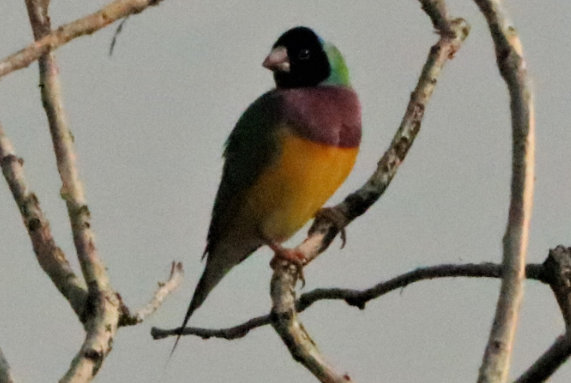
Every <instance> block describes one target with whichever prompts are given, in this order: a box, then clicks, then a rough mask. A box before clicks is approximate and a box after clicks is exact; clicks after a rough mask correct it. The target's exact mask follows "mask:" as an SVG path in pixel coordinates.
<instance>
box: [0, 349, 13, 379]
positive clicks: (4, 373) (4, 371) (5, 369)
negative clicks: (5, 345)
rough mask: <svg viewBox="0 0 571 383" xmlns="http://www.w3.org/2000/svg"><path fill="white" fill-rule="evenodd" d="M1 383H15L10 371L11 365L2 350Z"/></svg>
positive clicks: (0, 352) (0, 354) (0, 355)
mask: <svg viewBox="0 0 571 383" xmlns="http://www.w3.org/2000/svg"><path fill="white" fill-rule="evenodd" d="M0 383H14V378H13V377H12V373H11V371H10V365H9V364H8V361H7V360H6V358H5V357H4V354H3V353H2V349H1V348H0Z"/></svg>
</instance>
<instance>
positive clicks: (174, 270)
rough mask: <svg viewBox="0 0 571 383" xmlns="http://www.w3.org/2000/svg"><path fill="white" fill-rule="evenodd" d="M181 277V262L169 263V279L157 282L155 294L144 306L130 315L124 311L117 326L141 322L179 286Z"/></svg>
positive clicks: (182, 274)
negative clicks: (157, 286)
mask: <svg viewBox="0 0 571 383" xmlns="http://www.w3.org/2000/svg"><path fill="white" fill-rule="evenodd" d="M183 277H184V270H183V267H182V263H180V262H173V263H172V265H171V271H170V275H169V279H168V280H167V281H166V282H159V288H158V289H157V291H155V294H153V297H152V299H151V301H150V302H149V303H147V304H146V305H145V306H144V307H142V308H140V309H139V310H137V311H136V312H135V314H134V315H131V314H129V313H128V312H126V313H124V314H123V316H122V317H121V319H120V320H119V326H132V325H136V324H139V323H141V322H143V321H144V320H145V319H146V318H147V317H148V316H149V315H151V314H153V313H154V312H155V311H157V310H158V309H159V307H161V305H162V304H163V302H164V300H165V299H166V298H167V296H168V295H169V294H170V293H172V292H173V291H174V290H176V289H177V288H178V287H179V286H180V284H181V283H182V278H183Z"/></svg>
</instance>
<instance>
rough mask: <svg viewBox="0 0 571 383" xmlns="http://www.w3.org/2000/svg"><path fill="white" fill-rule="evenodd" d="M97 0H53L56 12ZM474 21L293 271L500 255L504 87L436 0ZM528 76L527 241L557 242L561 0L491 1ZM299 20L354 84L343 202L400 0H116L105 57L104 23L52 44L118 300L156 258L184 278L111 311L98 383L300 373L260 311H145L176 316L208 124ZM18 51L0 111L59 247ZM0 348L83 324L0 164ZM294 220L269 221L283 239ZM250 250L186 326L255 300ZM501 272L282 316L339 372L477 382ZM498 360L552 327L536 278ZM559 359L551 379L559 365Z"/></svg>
mask: <svg viewBox="0 0 571 383" xmlns="http://www.w3.org/2000/svg"><path fill="white" fill-rule="evenodd" d="M103 4H105V2H104V1H101V0H97V1H90V2H87V1H71V0H60V1H54V2H53V4H52V7H51V16H52V23H53V25H54V26H57V25H60V24H62V23H65V22H69V21H71V20H73V19H75V18H77V17H80V16H83V15H85V14H87V13H88V12H92V11H95V10H96V9H98V8H100V7H101V6H102V5H103ZM449 4H450V5H451V9H452V13H453V14H454V15H456V16H462V17H465V18H466V19H467V20H468V21H469V23H470V24H471V25H472V32H471V35H470V36H469V38H468V40H467V41H466V43H465V45H464V46H463V48H462V49H461V51H460V52H459V53H458V54H457V57H456V58H455V59H454V60H453V61H452V62H450V63H449V65H448V66H447V67H446V69H445V71H444V74H443V76H442V78H441V79H440V81H439V84H438V87H437V89H436V92H435V94H434V97H433V99H432V100H431V102H430V104H429V107H428V109H427V113H426V116H425V120H424V123H423V128H422V131H421V132H420V135H419V137H418V139H417V141H416V142H415V144H414V146H413V148H412V150H411V152H410V153H409V155H408V157H407V159H406V161H405V163H404V165H403V166H402V167H401V169H400V170H399V172H398V174H397V176H396V178H395V180H394V181H393V183H392V184H391V186H390V188H389V189H388V191H387V192H386V193H385V195H384V196H383V197H382V198H381V200H380V201H379V202H378V203H377V204H376V205H375V206H374V207H373V208H372V209H371V210H370V211H369V212H367V214H366V215H365V216H363V217H361V218H359V219H358V220H356V221H355V222H354V223H352V224H351V226H350V227H349V228H348V244H347V246H346V247H345V249H344V250H342V251H341V250H339V244H340V242H339V240H336V242H334V244H333V245H332V246H331V248H330V249H329V250H328V251H327V253H325V254H323V255H322V256H321V257H320V258H319V259H318V260H317V261H315V262H314V263H312V264H311V265H310V266H309V267H307V268H306V270H305V276H306V279H307V285H306V287H305V288H304V290H303V291H309V290H311V289H313V288H316V287H333V286H336V287H350V288H365V287H368V286H371V285H373V284H374V283H377V282H379V281H381V280H385V279H388V278H390V277H393V276H396V275H398V274H400V273H403V272H406V271H409V270H411V269H414V268H417V267H420V266H428V265H435V264H440V263H448V262H483V261H492V262H499V261H500V258H501V237H502V235H503V231H504V228H505V225H506V220H507V205H508V197H509V175H510V174H509V165H510V155H511V149H510V126H509V114H508V111H509V109H508V103H507V100H508V99H507V92H506V88H505V85H504V83H503V81H501V79H500V76H499V74H498V71H497V69H496V67H495V58H494V54H493V49H492V45H491V39H490V37H489V33H488V30H487V26H486V24H485V23H484V21H483V18H482V16H481V15H480V13H479V11H478V10H477V8H476V6H475V5H474V4H473V2H471V1H469V0H454V1H449ZM507 5H508V7H509V9H510V11H511V15H512V18H513V20H514V23H515V25H516V27H517V28H518V30H519V32H520V34H521V38H522V41H523V45H524V49H525V53H526V55H527V59H528V66H529V71H530V73H531V75H532V77H533V87H534V89H535V91H536V111H537V113H536V115H537V168H536V169H537V175H536V196H535V208H534V213H533V220H532V232H531V240H530V247H529V253H528V254H529V256H528V258H529V261H530V262H542V261H543V260H544V259H545V257H546V255H547V251H548V249H549V248H550V247H554V246H555V245H558V244H565V245H570V240H571V238H570V229H571V218H570V217H571V193H569V190H571V178H570V177H569V174H571V161H570V160H569V155H568V152H569V142H571V129H569V122H568V120H569V116H568V114H569V113H568V106H567V105H568V103H569V101H570V97H569V89H570V88H571V66H569V61H570V60H571V39H570V37H571V36H570V33H571V32H570V29H569V24H568V15H569V14H571V2H568V1H562V0H559V1H554V0H550V1H549V0H548V1H529V0H528V1H513V0H511V1H508V2H507ZM0 14H2V16H3V17H2V19H3V22H2V23H0V35H1V36H3V38H2V44H0V56H1V57H5V56H7V55H8V54H10V53H12V52H14V51H16V50H18V49H20V48H21V47H23V46H25V45H27V44H28V43H29V42H30V41H31V40H32V35H31V29H30V26H29V25H28V19H27V15H26V11H25V6H24V4H23V1H3V2H1V3H0ZM295 25H307V26H311V27H313V28H314V29H315V30H316V31H317V32H318V33H319V34H320V35H321V36H322V37H323V38H325V39H326V40H329V41H332V42H333V43H335V44H336V45H337V47H338V48H339V49H340V50H341V51H342V52H343V53H344V55H345V58H346V60H347V62H348V64H349V68H350V70H351V75H352V79H353V85H354V87H355V88H356V90H357V91H358V93H359V95H360V98H361V102H362V105H363V122H364V132H363V143H362V146H361V148H362V149H361V153H360V155H359V158H358V160H357V164H356V166H355V169H354V171H353V173H352V174H351V176H350V177H349V178H348V180H347V182H346V183H345V184H344V185H343V186H342V188H341V189H340V191H339V192H338V193H337V194H336V195H335V196H334V197H333V199H332V201H333V202H338V201H340V200H341V199H342V198H343V197H344V196H345V195H346V194H347V193H348V192H350V191H352V190H354V189H356V188H357V187H358V186H360V185H361V184H362V183H363V182H364V181H365V180H366V179H367V177H368V176H369V174H370V173H371V172H372V171H373V169H374V168H375V165H376V161H377V160H378V158H379V157H380V156H381V155H382V152H383V151H384V149H385V148H386V147H387V145H388V143H389V141H390V139H391V137H392V135H393V134H394V131H395V130H396V128H397V126H398V124H399V122H400V119H401V117H402V115H403V113H404V110H405V106H406V103H407V101H408V98H409V94H410V92H411V91H412V89H413V88H414V86H415V84H416V80H417V77H418V74H419V71H420V68H421V66H422V64H423V63H424V59H425V57H426V54H427V52H428V49H429V47H430V45H431V44H432V43H433V42H435V41H436V36H435V35H434V34H433V33H432V30H431V24H430V22H429V19H428V18H427V17H426V16H425V14H424V13H423V12H422V11H421V10H420V7H419V3H418V2H417V1H415V0H409V1H397V0H392V1H373V0H371V1H364V0H363V1H359V2H351V4H349V2H346V1H331V0H328V1H325V0H323V1H311V2H307V1H301V0H300V1H289V2H273V1H266V2H260V1H253V0H249V1H245V0H244V1H209V2H190V1H182V0H178V1H177V0H167V1H164V2H163V3H162V4H161V5H160V6H159V7H156V8H153V9H149V10H147V11H145V12H144V13H143V14H141V15H137V16H135V17H132V18H131V19H130V20H129V21H128V22H127V24H126V26H125V28H124V31H123V33H122V34H121V36H120V38H119V41H118V43H117V46H116V50H115V54H114V56H113V57H111V58H109V57H108V56H107V51H108V48H109V43H110V40H111V37H112V34H113V31H114V27H111V28H108V29H106V30H103V31H100V32H98V33H96V34H95V35H93V36H92V37H84V38H81V39H79V40H76V41H73V42H72V43H70V44H68V45H66V46H65V47H63V48H61V49H60V50H58V51H57V57H58V59H59V63H60V69H61V80H62V83H63V90H64V96H65V100H64V101H65V104H66V107H67V113H68V115H69V120H70V125H71V129H72V131H73V134H74V136H75V138H76V145H77V150H78V153H79V164H80V166H81V167H80V173H81V176H82V178H83V180H84V183H85V187H86V191H87V198H88V202H89V207H90V210H91V212H92V216H93V227H94V230H95V232H96V235H97V246H98V248H99V251H100V254H101V256H102V257H103V259H104V262H105V263H106V265H107V267H108V269H109V274H110V277H111V280H112V283H113V286H114V287H115V288H116V289H117V290H118V291H119V292H120V293H121V295H122V297H123V298H124V300H125V301H126V302H127V304H128V305H130V307H132V308H137V307H139V306H140V305H142V304H144V303H145V302H146V301H147V300H148V299H149V297H150V296H151V294H152V291H153V290H154V289H155V286H156V283H157V281H159V280H162V279H164V278H165V277H166V276H167V274H168V270H169V265H170V262H171V261H172V260H182V261H183V262H184V265H185V269H186V278H185V282H184V284H183V286H182V288H181V289H180V290H179V291H178V292H176V293H175V294H174V295H173V296H172V297H171V298H170V299H169V300H168V301H167V302H166V304H165V305H164V307H162V309H161V310H160V311H159V312H157V313H156V314H155V315H154V316H153V317H151V318H150V319H149V320H148V321H147V322H145V323H144V324H142V325H139V326H137V327H133V328H123V329H121V330H120V331H119V333H118V335H117V338H116V340H115V343H114V347H113V352H112V354H111V355H110V357H109V358H108V359H107V360H106V361H105V364H104V366H103V369H102V371H101V372H100V374H99V376H98V378H97V379H96V381H99V382H109V383H114V382H128V381H133V382H159V381H160V382H180V381H196V382H213V383H215V382H226V381H228V380H229V379H232V381H233V382H300V383H301V382H314V381H315V380H314V378H313V377H312V376H311V375H310V374H309V373H308V372H306V371H305V369H304V368H303V367H301V366H300V365H298V364H297V363H296V362H294V361H293V360H292V359H291V357H290V356H289V353H288V352H287V350H286V348H285V347H284V346H283V344H282V342H281V340H280V339H279V338H278V336H277V335H276V334H275V333H274V331H273V330H272V329H271V328H269V327H266V328H263V329H259V330H256V331H254V332H252V333H251V334H249V335H248V336H247V337H245V338H243V339H241V340H236V341H224V340H215V339H213V340H208V341H203V340H201V339H198V338H195V337H185V338H183V339H182V341H181V344H180V345H179V348H178V350H177V352H176V354H175V355H174V357H173V358H172V360H171V362H170V363H169V365H168V367H167V368H166V370H165V368H164V365H165V361H166V359H167V356H168V353H169V350H170V348H171V347H172V342H173V340H172V339H168V340H162V341H153V340H152V339H151V337H150V335H149V331H150V328H151V326H159V327H168V328H170V327H175V326H178V325H179V324H180V322H181V320H182V317H183V315H184V312H185V310H186V307H187V304H188V301H189V299H190V295H191V294H192V291H193V289H194V286H195V283H196V281H197V279H198V277H199V275H200V273H201V272H202V268H203V264H202V263H201V262H200V255H201V253H202V250H203V247H204V240H205V236H206V231H207V228H208V223H209V218H210V209H211V206H212V202H213V199H214V194H215V192H216V189H217V187H218V182H219V178H220V171H221V166H222V160H221V148H222V144H223V142H224V140H225V138H226V136H227V135H228V133H229V132H230V130H231V129H232V127H233V125H234V123H235V122H236V120H237V119H238V117H239V116H240V113H241V112H242V111H243V110H244V109H245V108H246V107H247V106H248V104H249V103H250V102H252V101H253V100H254V99H255V98H256V97H257V96H258V95H260V94H261V93H262V92H264V91H266V90H267V89H269V88H271V87H272V86H273V83H272V77H271V74H270V72H268V71H267V70H265V69H263V68H262V67H261V62H262V60H263V58H264V57H265V55H266V54H267V53H268V51H269V49H270V47H271V45H272V44H273V42H274V41H275V39H276V38H277V37H278V36H279V34H281V33H282V32H283V31H285V30H286V29H288V28H290V27H292V26H295ZM37 83H38V75H37V65H36V64H34V65H31V66H30V67H29V68H28V69H25V70H22V71H19V72H16V73H13V74H11V75H9V76H8V77H6V78H3V79H2V80H1V81H0V121H1V122H2V123H3V125H4V129H5V131H6V133H7V134H8V136H9V137H10V138H11V139H12V141H13V143H14V145H15V147H16V150H17V152H18V154H19V155H20V156H22V157H24V159H25V161H26V162H25V170H26V173H27V176H28V180H29V182H30V184H31V186H32V188H33V189H34V190H35V191H36V193H37V194H38V196H39V198H40V201H41V203H42V206H43V208H44V210H45V212H46V214H47V216H48V218H49V219H50V221H51V225H52V229H53V232H54V235H55V236H56V240H57V241H58V244H59V245H60V246H61V247H62V248H63V249H64V251H65V252H66V254H67V255H68V258H69V259H70V260H71V261H72V262H73V264H74V265H75V266H77V262H76V261H75V259H74V255H73V254H74V250H73V245H72V241H71V235H70V232H69V224H68V222H67V213H66V210H65V204H64V202H63V201H62V200H61V199H60V198H59V188H60V181H59V177H58V176H57V171H56V168H55V164H54V158H53V153H52V151H51V144H50V139H49V134H48V129H47V123H46V118H45V115H44V112H43V109H42V107H41V101H40V96H39V92H38V88H37ZM0 184H1V185H0V244H1V246H0V261H1V263H2V267H1V268H0V291H2V292H3V293H2V294H1V295H0V307H2V310H0V323H2V326H0V347H1V348H2V349H3V351H4V353H5V355H6V357H7V359H8V360H9V362H10V363H11V365H12V367H13V369H14V373H15V375H16V376H17V377H19V378H20V381H21V382H50V381H52V382H53V381H56V380H57V379H58V378H59V377H61V376H62V375H63V373H64V372H65V370H66V369H67V367H68V365H69V363H70V361H71V359H72V357H73V355H75V353H76V352H77V350H78V348H79V346H80V344H81V342H82V340H83V331H82V329H81V327H80V325H79V322H78V321H77V319H76V318H75V316H74V314H73V312H72V311H71V309H70V307H69V305H68V304H67V303H66V302H65V301H64V300H63V298H62V297H61V296H60V295H59V294H58V293H57V291H56V289H55V288H54V287H53V286H52V284H51V282H50V280H49V279H48V278H47V277H46V276H45V274H44V273H43V272H42V271H41V269H40V267H39V266H38V263H37V262H36V260H35V258H34V256H33V252H32V249H31V245H30V243H29V240H28V238H27V235H26V233H25V231H24V228H23V226H22V224H21V221H20V216H19V214H18V211H17V209H16V206H15V204H14V202H13V200H12V197H11V195H10V193H9V192H8V188H7V186H6V185H5V183H4V181H2V182H0ZM304 233H305V230H302V231H301V232H300V233H299V234H298V235H297V236H296V237H295V238H294V239H292V240H291V241H290V242H288V243H289V244H290V245H295V244H296V243H298V242H299V240H300V239H301V238H303V234H304ZM270 258H271V253H270V251H269V250H267V249H263V250H260V251H258V252H257V253H256V254H255V255H253V256H252V257H251V258H250V259H248V260H247V261H246V262H244V263H243V264H242V265H240V266H238V267H237V268H235V269H234V270H233V271H232V272H231V273H230V274H229V275H228V276H227V277H226V278H225V279H224V280H223V281H222V283H221V284H220V285H219V286H218V287H217V288H216V289H215V290H214V292H213V293H212V294H211V295H210V296H209V298H208V300H207V301H206V302H205V304H204V305H203V306H202V307H201V308H200V310H198V311H197V312H196V314H195V315H194V317H193V318H192V319H191V323H190V324H191V325H192V326H203V327H222V326H230V325H234V324H237V323H239V322H241V321H243V320H246V319H249V318H251V317H253V316H256V315H260V314H262V313H266V312H267V311H268V310H269V304H270V301H269V292H268V286H269V278H270V275H271V270H270V268H269V266H268V262H269V260H270ZM498 287H499V282H498V281H495V280H484V279H478V280H467V279H453V280H440V281H430V282H421V283H418V284H415V285H413V286H410V287H408V288H406V289H405V290H404V291H402V292H401V293H399V292H393V293H391V294H389V295H386V296H384V297H382V298H381V299H378V300H376V301H374V302H371V303H369V304H368V305H367V308H366V310H364V311H359V310H357V309H355V308H351V307H348V306H347V305H345V304H343V303H341V302H327V303H324V302H322V303H319V304H316V305H314V306H313V307H312V308H311V309H309V310H308V311H307V312H305V313H303V314H302V316H301V319H302V321H303V323H304V324H305V326H306V327H307V329H308V330H309V332H310V333H311V334H312V336H313V337H314V340H315V341H316V342H317V343H318V345H319V347H320V349H321V350H322V351H323V353H324V354H325V356H326V358H327V359H328V360H330V361H331V362H332V363H333V364H334V365H336V366H337V368H338V369H339V370H340V371H346V372H348V373H349V374H350V375H351V376H352V377H353V379H354V380H355V381H357V382H379V381H385V382H419V381H422V382H460V381H474V380H475V378H476V376H477V370H478V367H479V365H480V362H481V358H482V354H483V350H484V347H485V343H486V340H487V336H488V331H489V327H490V324H491V320H492V317H493V312H494V308H495V302H496V299H497V294H498ZM525 294H526V295H525V299H524V303H523V307H522V318H521V322H520V325H519V329H518V334H517V341H516V344H515V353H514V359H513V368H512V374H511V375H512V376H513V377H515V376H517V375H519V374H520V373H521V372H522V371H523V370H524V369H525V368H526V367H528V366H529V365H530V363H532V362H533V361H534V360H535V359H536V358H537V357H538V356H539V355H540V354H541V353H542V352H543V351H544V350H545V349H546V348H547V347H548V346H549V345H550V344H551V343H552V342H553V340H554V339H555V337H556V336H557V335H558V334H560V333H561V332H562V331H563V328H564V325H563V320H562V319H561V315H560V313H559V309H558V307H557V305H556V303H555V300H554V298H553V296H552V293H551V292H550V290H549V288H547V287H546V286H543V285H540V284H538V283H534V282H529V283H527V284H526V289H525ZM570 379H571V364H569V363H567V365H566V366H564V367H563V368H561V369H560V370H559V371H558V372H557V373H556V375H555V376H554V378H553V380H552V381H553V382H555V383H558V382H568V381H569V380H570Z"/></svg>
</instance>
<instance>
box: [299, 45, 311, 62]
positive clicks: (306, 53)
mask: <svg viewBox="0 0 571 383" xmlns="http://www.w3.org/2000/svg"><path fill="white" fill-rule="evenodd" d="M309 56H311V52H310V51H309V49H307V48H306V49H302V50H300V51H299V53H298V55H297V58H298V59H300V60H307V59H308V58H309Z"/></svg>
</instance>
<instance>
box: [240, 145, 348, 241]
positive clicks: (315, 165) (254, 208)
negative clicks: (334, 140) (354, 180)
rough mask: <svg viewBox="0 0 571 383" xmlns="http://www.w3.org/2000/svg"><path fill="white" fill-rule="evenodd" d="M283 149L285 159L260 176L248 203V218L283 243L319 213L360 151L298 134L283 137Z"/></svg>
mask: <svg viewBox="0 0 571 383" xmlns="http://www.w3.org/2000/svg"><path fill="white" fill-rule="evenodd" d="M280 147H281V154H280V157H279V158H278V159H277V160H276V161H275V163H274V164H273V165H272V166H270V167H269V168H268V169H267V170H265V171H264V172H263V173H262V174H261V175H260V177H259V179H258V181H257V182H256V184H254V186H253V187H252V189H251V190H250V192H248V197H247V201H246V205H247V208H246V210H247V211H248V212H247V214H246V215H247V216H249V217H248V218H249V219H252V220H253V221H254V222H255V223H256V224H257V229H258V230H259V231H260V232H261V234H263V235H264V236H265V237H266V238H267V239H271V240H274V241H278V242H282V241H285V240H286V239H288V238H289V237H291V236H292V235H293V234H294V233H295V232H296V231H297V230H299V229H300V228H301V227H302V226H303V225H304V224H305V223H306V222H307V221H308V220H309V219H311V218H312V217H313V216H314V215H315V213H317V211H318V210H319V209H320V208H321V207H322V206H323V205H324V204H325V202H326V201H327V200H328V199H329V197H331V195H332V194H333V193H334V192H335V190H337V188H338V187H339V186H340V185H341V183H342V182H343V181H344V180H345V178H347V176H348V175H349V172H350V171H351V169H352V168H353V165H354V163H355V159H356V157H357V153H358V151H359V148H358V147H355V148H339V147H335V146H329V145H326V144H321V143H317V142H312V141H309V140H304V139H302V138H299V137H297V136H294V135H292V134H284V135H283V136H282V138H281V145H280Z"/></svg>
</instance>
